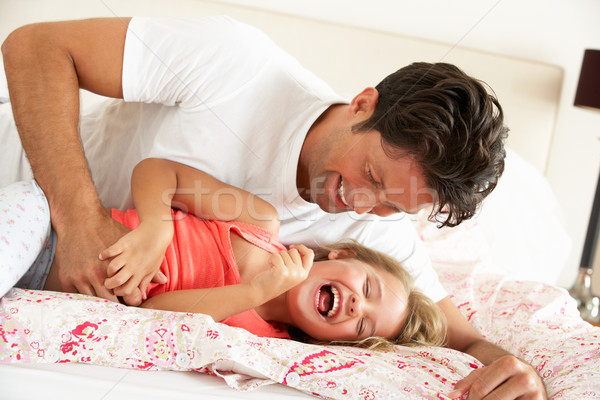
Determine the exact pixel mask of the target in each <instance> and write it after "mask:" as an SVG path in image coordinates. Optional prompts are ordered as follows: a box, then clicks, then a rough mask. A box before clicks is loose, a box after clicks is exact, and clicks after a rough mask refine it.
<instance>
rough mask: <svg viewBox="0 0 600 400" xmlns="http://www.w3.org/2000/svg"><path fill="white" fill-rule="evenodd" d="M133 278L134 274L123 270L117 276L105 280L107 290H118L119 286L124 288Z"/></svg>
mask: <svg viewBox="0 0 600 400" xmlns="http://www.w3.org/2000/svg"><path fill="white" fill-rule="evenodd" d="M132 276H133V274H132V273H131V272H129V271H128V270H127V269H125V268H123V269H122V270H121V271H119V272H118V273H117V274H115V275H113V276H111V277H110V278H107V279H106V280H104V286H105V287H106V288H107V289H115V288H118V287H119V286H122V285H124V284H125V283H127V282H128V281H129V280H130V279H131V277H132Z"/></svg>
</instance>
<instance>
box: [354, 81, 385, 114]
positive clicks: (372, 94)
mask: <svg viewBox="0 0 600 400" xmlns="http://www.w3.org/2000/svg"><path fill="white" fill-rule="evenodd" d="M377 100H379V92H378V91H377V89H375V88H373V87H368V88H366V89H365V90H363V91H362V92H360V93H359V94H357V95H356V96H355V97H354V98H353V99H352V101H351V102H350V107H349V112H350V113H351V114H352V115H351V116H352V117H355V116H358V117H361V119H367V118H369V117H370V116H371V115H372V114H373V111H375V106H376V105H377Z"/></svg>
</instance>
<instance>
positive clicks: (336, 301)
mask: <svg viewBox="0 0 600 400" xmlns="http://www.w3.org/2000/svg"><path fill="white" fill-rule="evenodd" d="M331 293H333V307H331V310H329V312H328V313H327V317H329V318H331V317H333V316H334V315H335V313H336V312H337V310H338V307H339V306H340V296H339V295H338V290H337V289H336V288H335V287H334V286H332V287H331Z"/></svg>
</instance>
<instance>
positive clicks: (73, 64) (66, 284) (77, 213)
mask: <svg viewBox="0 0 600 400" xmlns="http://www.w3.org/2000/svg"><path fill="white" fill-rule="evenodd" d="M128 23H129V20H128V19H126V20H121V19H94V20H82V21H69V22H55V23H40V24H33V25H28V26H24V27H22V28H19V29H17V30H16V31H14V32H13V33H11V34H10V35H9V37H8V38H7V39H6V41H5V42H4V43H3V45H2V54H3V57H4V67H5V71H6V77H7V81H8V87H9V93H10V99H11V104H12V107H13V112H14V118H15V121H16V125H17V129H18V131H19V134H20V136H21V141H22V143H23V147H24V149H25V151H26V153H27V157H28V159H29V162H30V164H31V167H32V169H33V172H34V176H35V178H36V180H37V181H38V183H39V185H40V186H41V187H42V189H43V190H44V192H45V193H46V195H47V197H48V201H49V204H50V210H51V216H52V224H53V226H54V229H55V230H56V232H57V235H58V247H57V252H56V259H55V263H56V265H57V266H58V268H54V269H55V270H58V276H57V277H54V280H55V284H56V282H57V281H58V282H59V283H58V284H60V286H61V287H62V289H63V290H69V291H77V292H81V293H85V294H92V295H97V296H102V297H105V298H109V299H112V300H114V299H115V297H114V296H113V295H112V293H111V292H110V291H108V290H107V289H105V288H104V286H103V281H104V279H105V277H106V272H105V271H106V266H105V265H104V264H102V263H100V262H99V260H98V254H99V252H100V251H101V250H102V249H103V248H105V247H106V246H108V245H110V244H112V243H114V242H115V240H117V239H118V238H119V237H120V236H121V235H122V234H123V233H124V232H125V231H126V229H125V228H124V227H122V226H121V225H119V224H117V223H115V222H114V221H113V220H112V219H111V218H110V214H109V212H108V211H107V210H105V209H104V208H103V207H102V205H101V204H100V201H99V199H98V196H97V193H96V191H95V188H94V186H93V183H92V180H91V176H90V173H89V170H88V167H87V163H86V160H85V156H84V154H83V150H82V146H81V141H80V138H79V134H78V122H79V88H84V89H87V90H90V91H92V92H95V93H98V94H101V95H104V96H111V97H122V85H121V71H122V65H123V47H124V43H125V34H126V31H127V25H128ZM50 281H52V279H51V280H50ZM49 283H50V285H52V282H49Z"/></svg>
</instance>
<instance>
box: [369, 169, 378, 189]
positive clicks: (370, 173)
mask: <svg viewBox="0 0 600 400" xmlns="http://www.w3.org/2000/svg"><path fill="white" fill-rule="evenodd" d="M367 176H368V177H369V181H371V183H372V184H373V185H377V181H376V180H375V178H373V173H372V172H371V168H368V169H367Z"/></svg>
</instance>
